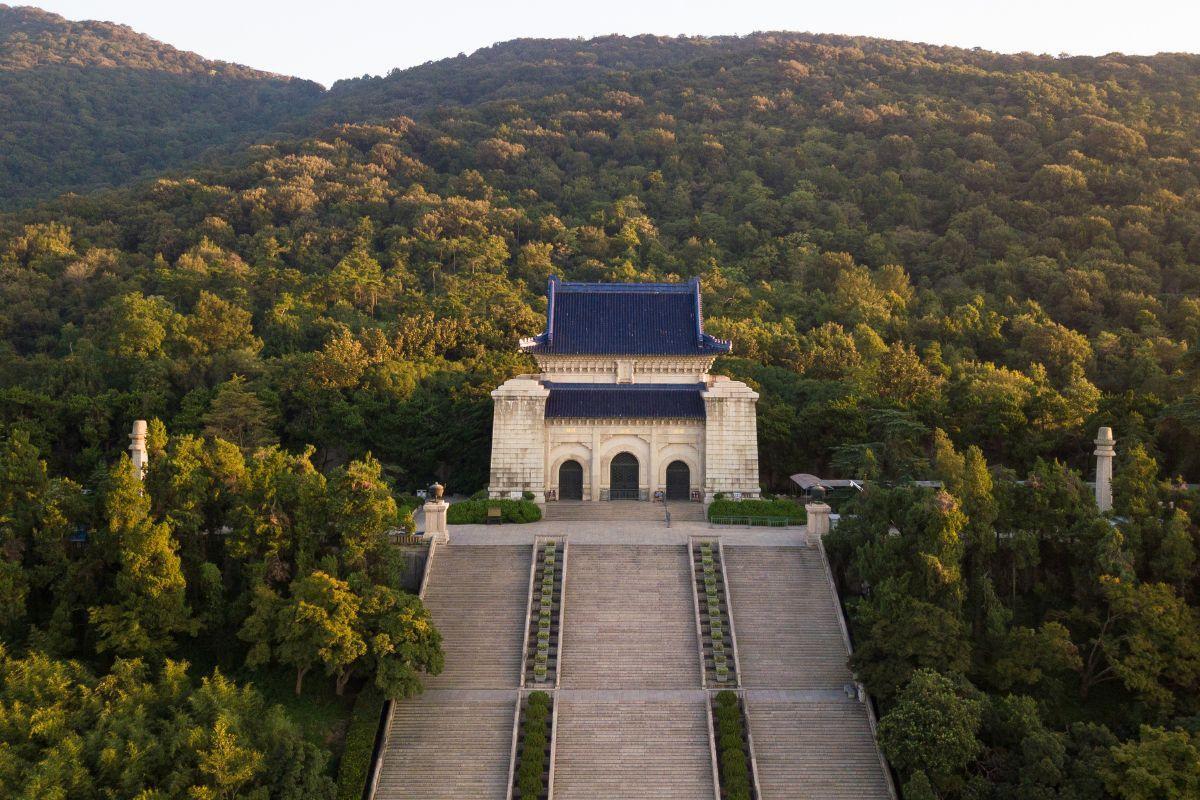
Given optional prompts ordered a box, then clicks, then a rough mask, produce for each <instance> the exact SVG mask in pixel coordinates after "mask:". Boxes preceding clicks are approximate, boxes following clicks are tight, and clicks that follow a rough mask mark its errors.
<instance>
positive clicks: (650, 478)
mask: <svg viewBox="0 0 1200 800" xmlns="http://www.w3.org/2000/svg"><path fill="white" fill-rule="evenodd" d="M647 461H648V462H649V463H648V464H647V465H646V473H647V474H646V499H647V500H653V499H654V493H655V492H656V491H658V488H659V486H658V431H656V430H655V429H654V428H651V429H650V457H649V458H648V459H647Z"/></svg>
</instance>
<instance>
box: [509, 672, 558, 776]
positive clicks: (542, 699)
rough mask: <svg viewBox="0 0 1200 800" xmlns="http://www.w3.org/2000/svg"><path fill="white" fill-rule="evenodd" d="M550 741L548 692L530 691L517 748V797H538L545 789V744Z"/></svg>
mask: <svg viewBox="0 0 1200 800" xmlns="http://www.w3.org/2000/svg"><path fill="white" fill-rule="evenodd" d="M549 741H550V695H548V694H547V693H546V692H530V693H529V699H528V700H527V701H526V704H525V723H524V724H523V725H522V726H521V749H520V751H519V753H518V754H517V774H516V791H515V792H514V793H513V796H514V797H516V798H517V800H538V798H539V797H541V796H542V795H543V794H544V793H545V792H546V790H547V787H546V780H545V773H546V745H547V744H548V743H549Z"/></svg>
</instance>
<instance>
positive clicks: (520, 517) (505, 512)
mask: <svg viewBox="0 0 1200 800" xmlns="http://www.w3.org/2000/svg"><path fill="white" fill-rule="evenodd" d="M493 506H495V507H498V508H499V509H500V515H501V517H500V518H501V519H502V520H504V521H505V522H537V521H538V520H539V519H541V518H542V510H541V509H540V508H538V505H537V503H534V502H532V501H530V500H460V501H459V502H457V503H451V504H450V508H449V509H448V510H447V511H446V522H447V523H448V524H450V525H482V524H483V523H485V522H487V510H488V509H489V508H491V507H493Z"/></svg>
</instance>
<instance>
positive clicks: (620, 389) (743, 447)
mask: <svg viewBox="0 0 1200 800" xmlns="http://www.w3.org/2000/svg"><path fill="white" fill-rule="evenodd" d="M569 286H572V287H575V288H574V291H576V292H579V293H584V292H587V291H588V287H590V286H594V285H588V284H575V285H569ZM600 286H601V287H604V289H605V290H606V293H607V294H609V295H611V294H612V293H613V292H611V290H608V286H609V285H600ZM652 286H654V287H661V286H663V285H661V284H656V285H652ZM691 286H694V287H695V292H696V299H695V304H696V311H697V319H696V322H695V325H696V327H697V330H698V329H699V319H698V313H699V300H698V297H699V287H698V285H695V284H692V285H691ZM580 287H582V288H580ZM553 289H554V286H553V285H552V287H551V292H552V293H551V303H550V306H551V311H550V315H551V317H550V319H549V320H548V325H547V327H548V331H549V330H552V329H553V326H554V324H555V322H554V318H553V314H554V311H553V308H554V301H553ZM560 291H561V290H560ZM630 293H631V294H634V295H639V294H640V295H644V294H646V293H647V292H646V291H645V290H643V289H641V287H638V286H637V285H634V287H633V288H632V289H630ZM670 293H671V294H675V295H678V294H681V292H680V291H679V290H678V289H676V288H675V287H674V286H672V287H671V290H670ZM639 299H641V301H642V304H643V305H644V304H645V300H644V298H639ZM610 302H611V300H610ZM652 311H653V309H650V313H652ZM639 313H647V312H645V309H641V308H640V309H639ZM639 322H644V321H639ZM559 324H560V325H565V323H559ZM689 324H691V323H689ZM544 336H545V335H544ZM710 339H711V337H710ZM522 347H523V349H526V350H527V351H531V352H532V353H533V355H534V357H535V359H536V361H537V364H538V367H539V369H540V370H541V371H540V372H539V373H538V374H535V375H521V376H518V377H516V378H512V379H511V380H508V381H506V382H505V383H504V384H503V385H501V386H500V387H498V388H497V389H496V390H495V391H493V392H492V398H493V401H494V411H493V426H492V459H491V477H490V482H489V494H490V496H492V497H497V498H503V497H511V498H517V497H520V496H521V494H522V493H523V492H526V491H528V492H532V493H533V495H534V497H535V498H536V500H537V502H539V503H541V502H544V501H546V500H559V499H580V500H585V501H594V500H608V499H614V494H615V495H617V496H619V497H620V498H621V499H633V497H634V496H636V497H637V499H643V500H647V499H650V498H653V497H654V496H655V494H656V492H663V493H669V494H670V497H671V498H672V499H683V498H686V499H689V500H703V501H704V502H710V501H711V500H712V499H713V496H714V495H715V494H716V493H717V492H724V493H726V494H730V493H735V492H739V493H741V494H742V495H743V496H746V497H757V496H758V495H759V491H760V490H759V485H758V435H757V430H756V425H755V404H756V402H757V400H758V394H757V393H756V392H754V391H753V390H751V389H750V388H749V387H748V386H746V385H745V384H744V383H740V382H738V381H733V380H730V379H728V378H727V377H725V376H722V375H710V374H709V369H710V368H711V367H712V364H713V361H714V359H715V356H714V355H713V354H711V353H709V352H700V353H687V352H685V353H665V354H660V353H649V354H647V353H575V352H572V353H553V352H538V340H535V339H527V340H523V341H522ZM725 347H726V351H727V350H728V345H727V344H725ZM555 392H558V393H559V395H558V397H559V401H558V402H557V403H556V402H553V401H551V402H550V403H549V413H548V401H549V400H550V399H551V396H552V394H553V393H555ZM568 396H569V399H568ZM614 401H615V402H614ZM610 402H611V404H610ZM630 456H632V458H633V459H634V460H635V462H636V467H631V464H632V462H631V461H630V458H629V457H630ZM618 457H620V458H619V460H621V461H622V462H623V464H624V470H623V471H619V470H620V468H619V467H614V459H618ZM564 465H566V466H565V467H564ZM634 471H635V472H636V478H635V477H634V474H635V472H634ZM614 480H619V481H620V484H621V485H620V486H619V487H614V485H613V481H614ZM634 482H636V490H633V489H632V487H633V485H634Z"/></svg>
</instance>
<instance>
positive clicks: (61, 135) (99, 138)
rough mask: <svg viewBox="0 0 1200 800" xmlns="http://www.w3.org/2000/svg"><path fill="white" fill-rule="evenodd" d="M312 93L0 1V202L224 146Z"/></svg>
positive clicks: (266, 130) (282, 119) (121, 31)
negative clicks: (0, 2)
mask: <svg viewBox="0 0 1200 800" xmlns="http://www.w3.org/2000/svg"><path fill="white" fill-rule="evenodd" d="M321 94H322V90H321V87H320V86H319V85H317V84H315V83H312V82H310V81H305V80H300V79H297V78H289V77H285V76H282V75H271V74H268V73H265V72H259V71H257V70H253V69H248V68H246V67H240V66H237V65H235V64H226V63H223V62H218V61H209V60H207V59H204V58H201V57H200V56H198V55H196V54H195V53H188V52H184V51H181V50H176V49H175V48H173V47H171V46H169V45H165V44H162V43H161V42H156V41H155V40H153V39H151V38H149V37H146V36H143V35H141V34H138V33H135V32H134V31H132V30H130V29H129V28H127V27H125V26H123V25H114V24H111V23H108V22H72V21H69V20H65V19H63V18H62V17H60V16H58V15H56V14H49V13H47V12H44V11H41V10H39V9H36V8H28V7H16V8H13V7H11V6H6V5H3V4H0V208H12V207H14V206H17V205H22V204H29V203H30V202H32V201H34V200H37V199H41V198H47V197H53V196H54V195H57V194H59V193H61V192H65V191H77V192H78V191H86V190H89V189H96V188H99V187H106V186H116V185H120V184H122V183H126V182H128V181H130V180H131V179H134V178H138V177H143V176H148V175H153V174H155V173H158V172H162V171H163V170H165V169H170V168H176V167H181V166H183V165H186V164H188V163H190V162H193V161H195V160H197V159H198V158H200V157H201V156H205V155H210V154H212V151H214V150H216V151H220V150H222V149H224V150H229V149H232V147H233V146H235V145H239V144H245V143H248V142H250V141H253V140H256V139H259V138H262V137H264V136H267V135H269V134H270V133H271V132H273V131H277V130H281V129H282V128H284V127H285V125H286V123H288V122H289V121H290V120H292V119H294V118H295V116H296V115H297V114H298V113H302V112H303V111H304V110H305V109H307V108H309V107H311V106H312V105H314V104H315V103H316V102H317V101H318V100H319V99H320V97H321Z"/></svg>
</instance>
